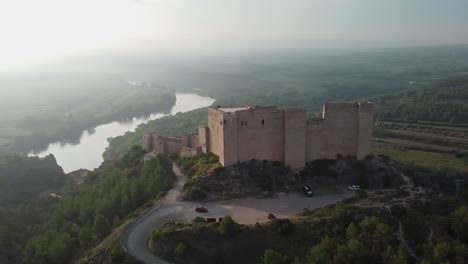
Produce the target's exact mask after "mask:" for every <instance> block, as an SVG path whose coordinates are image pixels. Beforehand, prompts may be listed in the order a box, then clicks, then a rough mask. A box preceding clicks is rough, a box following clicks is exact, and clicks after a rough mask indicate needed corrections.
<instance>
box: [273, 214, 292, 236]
mask: <svg viewBox="0 0 468 264" xmlns="http://www.w3.org/2000/svg"><path fill="white" fill-rule="evenodd" d="M293 228H294V225H293V224H292V223H291V221H289V219H287V218H285V219H278V220H276V221H273V222H271V230H273V231H274V232H278V233H280V234H283V235H287V234H291V233H292V231H293Z"/></svg>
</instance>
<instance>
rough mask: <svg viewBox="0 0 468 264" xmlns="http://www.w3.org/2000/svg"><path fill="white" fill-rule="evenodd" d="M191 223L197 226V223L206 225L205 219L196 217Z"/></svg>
mask: <svg viewBox="0 0 468 264" xmlns="http://www.w3.org/2000/svg"><path fill="white" fill-rule="evenodd" d="M192 222H193V223H195V224H198V223H206V220H205V218H203V217H200V216H197V217H195V219H193V220H192Z"/></svg>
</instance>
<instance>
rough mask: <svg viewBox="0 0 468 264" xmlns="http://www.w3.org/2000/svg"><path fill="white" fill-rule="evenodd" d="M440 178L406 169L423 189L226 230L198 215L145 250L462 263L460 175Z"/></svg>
mask: <svg viewBox="0 0 468 264" xmlns="http://www.w3.org/2000/svg"><path fill="white" fill-rule="evenodd" d="M445 175H446V177H441V175H438V174H437V173H435V174H434V173H432V172H430V171H425V170H418V171H413V172H412V178H413V180H414V181H415V184H416V185H417V186H425V189H424V188H422V187H419V188H416V189H414V190H409V189H408V190H400V189H393V190H385V191H378V192H375V193H369V197H367V196H360V197H356V198H353V199H349V200H347V201H345V202H340V203H337V204H336V205H332V206H328V207H326V208H322V209H315V210H308V209H304V211H303V212H301V213H300V214H299V215H298V216H297V217H295V218H292V219H291V220H287V219H280V220H277V221H273V222H271V223H263V224H256V225H253V226H244V225H237V224H236V225H233V226H232V227H230V228H228V229H229V230H232V229H234V230H235V232H229V233H228V234H225V233H224V234H223V232H222V230H223V229H224V228H223V226H224V225H225V224H224V223H206V222H205V220H204V219H203V218H196V219H194V220H193V222H192V223H168V224H166V225H165V226H162V227H160V228H158V229H155V230H154V231H153V233H152V235H151V240H150V248H151V249H152V250H153V252H155V253H156V254H158V255H159V256H162V257H163V258H166V259H168V260H170V261H174V262H177V263H206V262H208V261H213V260H214V262H220V263H259V261H260V262H261V263H265V264H272V263H280V264H281V263H283V264H288V263H297V264H299V263H301V264H302V263H320V264H321V263H394V264H396V263H398V264H404V263H421V264H432V263H434V264H435V263H465V262H466V260H467V259H468V222H467V221H466V219H468V209H467V208H466V206H464V205H463V203H466V202H468V195H466V194H465V195H462V196H460V199H462V202H461V203H460V202H458V201H457V200H456V199H455V197H454V194H455V186H454V184H453V179H455V178H460V177H461V178H464V179H465V180H468V175H467V174H464V175H458V174H453V175H452V174H449V175H447V173H446V172H445ZM432 178H437V179H436V180H435V181H431V180H430V179H432ZM223 222H224V221H223ZM200 237H203V239H200ZM180 245H183V247H181V246H180ZM181 248H182V249H183V250H181Z"/></svg>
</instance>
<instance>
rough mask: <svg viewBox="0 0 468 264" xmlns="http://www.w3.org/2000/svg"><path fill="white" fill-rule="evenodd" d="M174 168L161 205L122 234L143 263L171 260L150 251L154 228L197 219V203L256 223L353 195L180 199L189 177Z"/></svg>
mask: <svg viewBox="0 0 468 264" xmlns="http://www.w3.org/2000/svg"><path fill="white" fill-rule="evenodd" d="M173 170H174V173H175V175H176V177H177V181H176V184H175V186H174V188H172V189H171V190H170V191H169V192H168V193H167V195H166V197H165V198H164V200H162V201H161V202H160V203H159V204H158V205H156V206H154V207H153V208H151V209H148V210H147V211H145V212H144V213H143V214H142V215H141V216H140V217H138V218H137V219H136V220H135V221H133V223H131V224H130V225H129V227H128V228H127V229H126V230H125V232H124V234H123V236H122V246H123V248H124V249H125V250H126V251H127V252H128V253H129V254H130V255H132V256H134V257H135V258H136V259H138V260H140V261H142V262H143V263H148V264H150V263H151V264H153V263H156V264H158V263H163V264H166V263H168V262H167V261H165V260H163V259H161V258H159V257H157V256H155V255H153V254H152V253H151V252H150V251H149V249H148V246H147V241H148V237H149V235H150V233H151V230H153V229H154V228H157V227H158V226H161V225H163V224H165V223H167V222H169V221H172V220H174V219H180V218H185V219H193V218H195V217H196V216H199V215H200V214H198V213H196V212H195V208H196V207H197V206H204V207H206V208H208V213H206V214H203V216H204V217H216V218H218V217H223V216H226V215H231V216H232V218H233V219H234V220H235V221H237V222H239V223H241V224H254V223H255V222H267V221H268V219H267V215H268V213H273V214H275V215H276V216H277V217H279V218H283V217H288V216H291V215H293V214H297V213H298V212H300V211H301V210H302V209H304V208H309V209H313V208H319V207H323V206H327V205H329V204H334V203H336V202H337V201H340V200H343V199H346V198H350V197H352V196H353V193H352V192H345V193H339V194H323V195H320V194H319V195H316V196H314V197H313V198H307V197H304V196H303V195H302V194H299V193H297V194H290V195H282V196H278V197H276V198H272V199H259V198H243V199H233V200H227V201H217V202H205V203H194V202H185V201H181V200H179V199H178V197H179V195H180V193H181V191H182V189H183V187H184V184H185V182H186V180H187V177H186V176H185V175H183V174H182V172H181V171H180V169H179V167H177V165H175V164H173Z"/></svg>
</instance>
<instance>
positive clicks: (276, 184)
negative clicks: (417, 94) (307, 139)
mask: <svg viewBox="0 0 468 264" xmlns="http://www.w3.org/2000/svg"><path fill="white" fill-rule="evenodd" d="M400 178H401V177H399V175H398V174H397V171H396V170H395V169H394V168H393V167H392V166H391V164H390V163H389V161H387V160H385V159H382V158H380V157H368V158H366V159H362V160H356V159H354V158H340V159H337V160H316V161H313V162H309V163H307V164H306V166H305V168H304V169H303V170H301V171H299V170H291V169H290V168H289V167H286V166H284V165H283V164H282V163H281V162H273V161H266V160H264V161H260V160H251V161H246V162H242V163H237V164H235V165H232V166H228V167H221V168H218V169H216V170H214V171H213V172H212V173H211V174H208V175H202V176H198V177H194V178H192V179H190V180H189V181H188V182H187V183H186V186H185V189H186V190H190V189H191V187H194V186H196V187H197V189H200V190H202V191H204V192H205V193H206V195H204V196H200V197H207V198H208V199H211V200H215V199H229V198H239V197H247V196H269V195H271V194H273V193H275V192H289V191H297V190H300V188H301V186H302V185H304V184H305V183H307V184H312V185H315V184H318V185H319V184H327V185H337V186H338V185H349V184H359V185H361V186H362V187H363V188H369V189H382V188H391V187H396V186H400V185H401V183H400V180H399V179H400ZM184 198H185V199H188V200H190V199H191V197H190V195H185V196H184Z"/></svg>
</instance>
